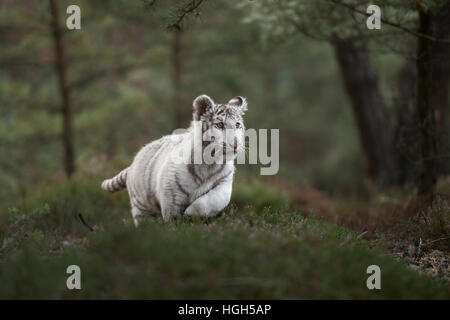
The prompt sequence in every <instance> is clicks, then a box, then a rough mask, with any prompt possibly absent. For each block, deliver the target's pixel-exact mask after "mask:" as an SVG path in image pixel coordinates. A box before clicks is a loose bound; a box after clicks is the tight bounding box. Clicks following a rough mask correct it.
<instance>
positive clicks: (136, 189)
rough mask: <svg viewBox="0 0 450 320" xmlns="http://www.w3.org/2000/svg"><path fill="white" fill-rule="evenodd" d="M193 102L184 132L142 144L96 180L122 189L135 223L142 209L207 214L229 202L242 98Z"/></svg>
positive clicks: (166, 215)
mask: <svg viewBox="0 0 450 320" xmlns="http://www.w3.org/2000/svg"><path fill="white" fill-rule="evenodd" d="M193 107H194V110H193V120H194V121H192V123H191V126H190V127H189V128H188V129H187V130H186V132H185V133H182V134H172V135H168V136H164V137H162V138H160V139H158V140H155V141H153V142H151V143H149V144H147V145H146V146H144V147H143V148H142V149H141V150H140V151H139V152H138V153H137V155H136V157H135V158H134V161H133V163H132V164H131V165H130V166H129V167H128V168H126V169H124V170H122V171H121V172H120V173H119V174H118V175H116V176H115V177H114V178H112V179H108V180H105V181H103V183H102V189H104V190H107V191H110V192H116V191H119V190H122V189H125V188H126V189H127V190H128V194H129V196H130V202H131V214H132V216H133V220H134V223H135V225H136V226H138V225H139V219H140V217H142V215H144V214H145V213H149V214H152V215H158V214H161V215H162V218H163V219H164V221H168V220H170V219H171V218H172V217H178V216H181V215H186V216H205V217H212V216H215V215H217V214H218V213H219V212H220V211H221V210H222V209H223V208H225V207H226V206H227V205H228V203H229V202H230V198H231V191H232V184H233V175H234V170H235V167H234V159H235V158H236V156H237V153H238V152H240V151H242V150H243V149H244V142H245V141H244V139H245V138H244V132H245V127H244V121H243V118H242V116H243V115H244V113H245V111H246V110H247V102H246V100H245V98H243V97H235V98H233V99H231V100H230V101H229V102H228V103H227V104H216V103H214V101H213V100H212V99H211V98H210V97H208V96H207V95H201V96H199V97H197V98H196V99H195V100H194V102H193ZM199 124H200V126H199ZM195 128H197V129H198V130H197V133H199V132H200V134H196V129H195ZM194 146H200V149H201V154H202V155H203V157H205V155H206V156H209V157H210V158H213V159H214V161H213V162H212V163H211V161H205V159H204V158H201V159H200V162H201V163H199V161H197V160H195V159H194V152H195V151H196V150H198V149H195V150H194ZM186 150H188V152H186ZM218 151H219V152H218ZM220 151H222V152H220ZM177 155H178V158H177ZM177 159H178V160H177ZM180 159H181V160H182V161H180ZM196 159H198V158H196ZM193 160H195V161H193Z"/></svg>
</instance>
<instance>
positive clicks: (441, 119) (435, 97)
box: [430, 1, 450, 130]
mask: <svg viewBox="0 0 450 320" xmlns="http://www.w3.org/2000/svg"><path fill="white" fill-rule="evenodd" d="M432 23H433V36H434V37H435V38H438V39H447V40H448V39H450V1H447V2H446V3H445V4H444V5H443V6H442V7H441V8H440V9H439V11H438V12H437V13H436V14H435V15H434V16H433V22H432ZM430 50H431V63H432V75H433V78H432V84H431V104H432V105H433V107H434V108H435V111H436V125H437V128H438V129H439V130H441V129H444V127H445V124H446V118H447V109H448V105H449V100H448V93H449V92H448V90H449V85H450V44H449V43H444V42H437V41H436V42H433V43H432V44H431V49H430Z"/></svg>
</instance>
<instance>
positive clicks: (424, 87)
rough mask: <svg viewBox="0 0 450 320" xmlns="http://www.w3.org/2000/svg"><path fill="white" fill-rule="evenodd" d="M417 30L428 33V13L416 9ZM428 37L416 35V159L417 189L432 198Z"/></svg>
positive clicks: (433, 142)
mask: <svg viewBox="0 0 450 320" xmlns="http://www.w3.org/2000/svg"><path fill="white" fill-rule="evenodd" d="M419 32H421V33H423V34H427V35H432V16H431V14H430V13H428V12H424V11H422V10H420V11H419ZM431 84H432V65H431V41H430V40H428V39H426V38H424V37H420V38H419V40H418V46H417V114H418V117H419V129H420V156H421V158H420V163H419V181H418V191H419V194H420V195H423V196H425V197H426V198H430V199H432V198H433V196H434V194H435V188H436V180H437V158H436V156H437V152H436V151H437V144H436V138H437V137H436V119H435V116H434V108H433V104H432V103H431V87H432V86H431Z"/></svg>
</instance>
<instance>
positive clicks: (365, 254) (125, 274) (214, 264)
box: [0, 179, 450, 299]
mask: <svg viewBox="0 0 450 320" xmlns="http://www.w3.org/2000/svg"><path fill="white" fill-rule="evenodd" d="M98 182H99V180H98V179H92V181H87V180H79V181H74V182H71V183H67V184H64V185H59V186H54V187H51V188H47V189H46V190H42V191H41V192H39V193H38V194H36V196H35V197H33V198H30V199H29V200H27V201H25V202H24V203H22V204H20V205H19V206H18V208H17V209H11V210H10V211H8V210H3V211H2V212H1V215H0V218H7V219H6V220H7V221H6V222H4V223H2V224H1V225H2V229H1V230H2V231H1V237H2V239H3V240H2V242H1V243H2V246H1V249H0V282H1V283H2V286H1V287H0V297H1V298H51V299H55V298H65V299H80V298H101V299H108V298H119V299H123V298H162V299H169V298H171V299H174V298H175V299H195V298H209V299H216V298H222V299H280V298H294V299H298V298H311V299H314V298H321V299H322V298H331V299H334V298H339V299H346V298H357V299H358V298H359V299H361V298H364V299H380V298H408V299H413V298H449V297H450V292H449V291H448V289H446V288H445V287H442V286H440V285H439V284H437V283H436V282H434V281H433V280H432V279H430V278H428V277H426V276H422V275H419V274H418V273H417V272H415V271H413V270H411V269H409V268H407V267H406V266H404V265H402V264H401V263H399V262H397V261H395V260H394V259H392V258H390V257H388V256H386V255H385V253H384V252H383V251H381V249H379V248H370V246H369V245H368V243H366V242H365V241H363V240H360V239H359V238H358V237H357V235H356V234H354V233H353V232H350V231H349V230H347V229H345V228H340V227H336V226H331V225H328V224H325V223H323V222H320V221H317V220H314V219H311V218H305V217H303V216H302V215H301V214H300V213H299V212H297V211H295V210H293V209H292V210H281V209H274V208H273V207H272V208H265V209H262V210H259V209H256V208H255V207H253V204H255V205H256V206H260V202H259V200H258V197H263V196H264V197H265V196H267V193H271V192H274V193H276V191H275V190H273V188H272V187H269V186H266V187H264V186H263V185H262V184H261V183H257V182H252V183H248V182H239V183H238V184H237V185H236V189H237V190H243V192H244V193H246V195H245V196H242V197H245V201H246V203H248V204H249V206H248V207H247V208H236V206H235V205H231V206H230V207H229V208H227V209H226V210H224V211H223V213H222V214H221V215H220V216H219V217H218V218H214V219H206V220H205V219H182V220H178V221H176V222H173V223H167V224H165V223H162V221H161V220H160V219H157V220H154V221H144V223H143V225H142V227H140V228H138V229H135V228H134V226H133V225H132V223H131V219H130V213H129V209H128V199H127V196H126V193H124V192H122V193H118V194H113V195H111V194H107V193H103V192H102V191H101V190H100V188H99V184H98ZM251 189H254V190H251ZM238 193H239V192H238ZM238 193H235V194H234V195H233V198H234V199H239V197H240V196H241V195H239V194H238ZM250 195H251V197H250ZM271 199H273V201H274V202H273V203H272V204H271V205H274V204H276V203H277V202H278V201H280V200H281V199H283V196H282V195H281V194H280V193H278V196H274V197H273V198H271ZM277 199H278V200H277ZM283 201H284V200H283ZM280 203H281V202H280ZM78 212H80V213H82V214H83V216H84V218H85V220H86V221H87V222H88V223H90V224H91V225H92V226H93V227H94V229H95V230H96V231H95V232H89V231H88V230H87V228H86V227H85V226H84V225H82V223H81V222H80V221H79V219H78V218H77V216H76V214H75V213H78ZM11 214H12V215H13V216H14V217H17V215H18V214H20V215H22V214H23V215H25V216H26V218H19V219H16V218H14V219H12V220H11V219H9V218H10V217H11ZM72 264H76V265H79V266H80V268H81V283H82V289H81V290H72V291H71V290H68V289H66V286H65V284H66V279H67V276H68V275H67V274H66V268H67V266H69V265H72ZM372 264H377V265H379V266H380V267H381V270H382V290H380V291H376V290H374V291H370V290H368V289H367V288H366V284H365V282H366V279H367V277H368V275H367V274H366V268H367V266H369V265H372Z"/></svg>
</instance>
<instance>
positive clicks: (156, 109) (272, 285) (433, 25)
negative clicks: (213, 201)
mask: <svg viewBox="0 0 450 320" xmlns="http://www.w3.org/2000/svg"><path fill="white" fill-rule="evenodd" d="M369 7H370V8H369ZM368 8H369V9H368ZM377 14H378V16H377ZM374 21H375V22H374ZM377 23H378V25H377ZM202 94H207V95H208V96H210V97H212V98H213V99H214V101H217V102H220V103H226V102H227V101H229V100H230V99H232V98H233V97H236V96H242V97H245V99H246V101H247V103H248V111H247V112H246V113H245V116H244V120H245V127H246V128H247V129H255V130H261V129H266V130H268V131H269V132H270V130H274V129H277V130H279V131H278V132H279V141H275V138H274V136H272V137H271V138H269V139H268V140H269V141H268V144H269V145H270V146H274V144H275V143H277V146H278V149H276V148H270V147H269V148H268V150H269V151H270V150H271V151H272V154H271V156H272V159H273V156H274V154H273V153H274V152H278V154H277V156H278V159H279V170H278V171H277V172H275V174H269V175H262V174H261V168H264V167H267V166H268V165H267V164H264V163H257V164H252V163H248V161H247V162H246V163H245V164H237V165H236V172H235V174H234V182H233V192H232V196H231V202H230V204H229V205H228V206H227V207H226V208H225V209H224V210H223V211H222V212H221V213H220V214H219V215H218V216H217V217H214V218H196V217H194V218H190V217H183V218H182V219H181V220H177V221H174V222H164V221H163V220H162V219H160V218H158V219H156V220H150V219H149V220H148V221H144V222H143V224H142V225H141V226H139V228H135V227H134V225H133V220H132V217H131V213H130V200H129V198H128V194H127V192H126V191H122V192H117V193H114V194H110V193H107V192H105V191H103V190H102V189H101V188H100V185H101V183H102V181H103V180H105V179H108V178H111V177H113V176H115V175H116V174H117V173H119V172H120V171H121V170H122V169H124V168H126V167H127V166H129V165H130V164H131V162H132V161H133V159H134V157H135V156H136V154H137V152H138V151H139V150H140V148H141V147H143V146H144V145H146V144H147V143H149V142H151V141H154V140H156V139H159V138H160V137H162V136H164V135H169V134H171V133H172V132H174V130H176V129H178V128H187V127H189V125H190V123H191V120H192V112H193V100H194V99H195V98H196V97H198V96H200V95H202ZM449 108H450V1H448V0H384V1H377V0H370V1H369V0H314V1H313V0H227V1H225V0H127V1H126V0H102V1H100V0H70V1H69V0H45V1H44V0H40V1H38V0H32V1H26V0H0V284H1V285H0V298H2V299H27V298H28V299H450V286H449V284H450V282H449V281H450V115H449ZM269 137H270V134H269ZM249 153H250V152H249V150H247V154H246V155H245V156H246V157H247V158H248V157H249ZM269 154H270V152H269ZM260 157H261V155H260ZM70 265H76V266H79V268H80V269H81V274H82V276H81V289H72V290H71V289H69V286H68V285H67V286H66V281H67V278H68V277H69V276H70V274H68V272H66V271H67V268H68V266H70ZM373 265H375V266H378V267H379V269H380V272H381V287H380V288H378V287H379V286H377V285H376V286H375V288H373V287H372V288H370V285H369V280H368V278H369V277H370V276H371V273H369V272H368V270H369V269H370V268H369V269H368V267H369V266H373ZM67 283H68V282H67Z"/></svg>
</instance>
